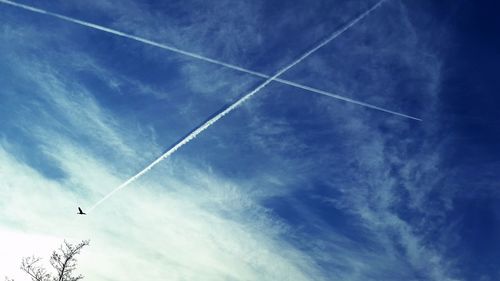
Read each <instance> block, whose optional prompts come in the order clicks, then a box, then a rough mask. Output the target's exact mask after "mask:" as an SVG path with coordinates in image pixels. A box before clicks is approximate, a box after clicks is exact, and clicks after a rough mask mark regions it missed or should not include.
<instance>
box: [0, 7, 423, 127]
mask: <svg viewBox="0 0 500 281" xmlns="http://www.w3.org/2000/svg"><path fill="white" fill-rule="evenodd" d="M0 3H4V4H8V5H11V6H15V7H18V8H21V9H24V10H28V11H31V12H35V13H39V14H44V15H48V16H52V17H55V18H58V19H61V20H64V21H68V22H72V23H75V24H78V25H82V26H85V27H89V28H92V29H96V30H100V31H103V32H107V33H110V34H114V35H117V36H121V37H124V38H128V39H131V40H135V41H138V42H141V43H144V44H146V45H150V46H154V47H158V48H161V49H164V50H168V51H171V52H175V53H177V54H181V55H184V56H188V57H191V58H195V59H199V60H202V61H205V62H208V63H212V64H216V65H219V66H223V67H227V68H230V69H233V70H236V71H240V72H243V73H247V74H250V75H253V76H257V77H260V78H264V79H269V78H271V76H269V75H267V74H264V73H261V72H257V71H253V70H250V69H246V68H243V67H239V66H237V65H233V64H230V63H226V62H223V61H220V60H216V59H211V58H209V57H205V56H202V55H199V54H195V53H192V52H188V51H184V50H181V49H178V48H175V47H172V46H169V45H166V44H162V43H158V42H154V41H151V40H148V39H144V38H142V37H139V36H135V35H131V34H128V33H124V32H121V31H118V30H115V29H111V28H107V27H104V26H101V25H97V24H93V23H90V22H87V21H82V20H78V19H75V18H71V17H67V16H64V15H61V14H57V13H53V12H49V11H46V10H43V9H39V8H35V7H32V6H28V5H24V4H20V3H16V2H13V1H9V0H0ZM380 3H381V2H379V3H377V4H376V5H375V6H373V7H372V8H371V9H369V10H367V11H366V12H364V13H362V14H361V15H359V16H358V17H356V18H355V19H353V20H352V21H350V22H349V23H347V24H346V25H345V26H344V27H342V28H341V29H339V30H338V31H337V32H336V34H337V36H338V35H340V34H342V33H344V32H345V31H347V30H348V29H349V28H351V27H352V26H353V25H355V24H356V23H357V22H358V21H360V20H362V19H363V18H364V17H366V16H367V15H368V14H369V13H370V12H371V11H373V10H374V9H376V8H377V7H378V6H379V5H380ZM274 81H276V82H279V83H282V84H285V85H288V86H292V87H296V88H300V89H302V90H305V91H309V92H313V93H316V94H320V95H324V96H327V97H330V98H334V99H338V100H342V101H345V102H348V103H353V104H357V105H360V106H363V107H366V108H371V109H375V110H378V111H382V112H385V113H389V114H393V115H396V116H399V117H403V118H408V119H412V120H417V121H422V119H420V118H417V117H413V116H410V115H407V114H404V113H400V112H396V111H393V110H389V109H385V108H382V107H379V106H376V105H372V104H368V103H365V102H361V101H357V100H354V99H351V98H347V97H343V96H341V95H338V94H334V93H330V92H328V91H324V90H320V89H316V88H313V87H309V86H304V85H301V84H298V83H295V82H292V81H289V80H285V79H281V78H276V79H274Z"/></svg>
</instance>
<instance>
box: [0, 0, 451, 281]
mask: <svg viewBox="0 0 500 281" xmlns="http://www.w3.org/2000/svg"><path fill="white" fill-rule="evenodd" d="M354 2H356V1H338V5H337V6H336V9H335V11H334V14H333V15H337V16H335V17H333V15H332V21H333V22H335V23H337V21H338V23H340V22H345V21H346V19H349V18H350V16H352V15H358V14H359V13H360V11H364V10H366V8H368V7H369V6H370V5H372V4H374V2H373V3H368V2H366V3H365V2H363V1H357V2H356V3H354ZM207 3H208V2H206V1H195V0H193V1H187V2H186V3H185V4H184V5H185V6H183V5H178V4H172V3H170V4H165V7H163V9H161V11H160V10H158V11H156V12H155V9H153V8H154V7H153V8H152V7H149V6H148V5H146V4H141V3H139V2H134V1H120V3H117V1H111V0H107V1H92V2H82V1H80V2H77V3H74V2H64V3H60V4H58V5H59V6H56V7H50V4H47V3H44V4H43V5H47V6H49V7H43V8H47V9H48V8H57V9H59V10H57V12H61V13H64V12H67V13H69V14H72V13H73V15H74V14H78V13H81V14H83V15H86V14H88V12H89V11H95V14H94V15H95V16H96V18H97V19H98V20H101V22H99V23H101V24H103V25H107V26H111V27H113V28H117V29H120V30H125V31H127V32H132V33H134V34H139V35H141V36H144V37H146V38H151V39H152V40H158V41H160V42H162V40H163V41H164V42H166V43H169V44H173V45H175V46H178V47H179V48H183V49H187V50H191V51H193V52H198V53H201V54H204V55H207V56H210V57H214V58H220V59H221V60H224V61H228V62H231V63H234V64H236V65H243V66H245V67H248V68H251V69H257V70H259V71H262V72H265V73H272V72H274V71H275V70H276V69H280V68H281V67H282V66H283V65H285V64H286V63H289V62H290V61H293V58H296V57H297V55H300V54H301V53H302V52H303V51H304V50H306V49H308V48H309V47H311V46H313V45H314V44H311V42H318V40H320V39H321V38H324V37H325V35H326V34H328V33H330V32H331V30H332V26H335V24H333V23H331V24H330V25H331V26H330V25H329V24H328V23H317V24H311V22H314V12H313V11H316V10H317V9H319V8H321V5H320V4H315V3H313V4H310V7H309V6H308V9H306V8H304V9H302V10H303V14H301V15H300V16H298V15H297V14H296V13H294V10H293V9H290V8H289V7H282V8H283V9H282V10H283V13H282V14H283V16H282V17H281V16H279V17H276V18H272V19H268V18H265V17H266V16H265V13H263V11H264V8H263V6H265V3H262V2H258V1H216V3H213V4H207ZM41 5H42V4H41ZM52 5H54V4H52ZM308 5H309V4H308ZM193 6H196V7H198V9H194V10H193V11H191V12H189V11H187V10H186V7H193ZM167 8H168V9H167ZM174 8H175V9H177V10H176V11H177V12H179V11H180V12H184V13H188V12H189V15H190V16H189V17H187V18H186V19H185V20H181V19H180V18H179V17H174V16H173V15H171V14H168V13H167V12H165V11H169V10H170V9H174ZM315 9H316V10H315ZM14 11H15V10H6V9H1V10H0V13H1V14H0V18H2V17H4V16H5V24H4V25H3V26H0V42H9V45H6V44H0V60H2V61H4V64H5V65H4V66H3V67H5V66H7V67H8V71H9V76H7V75H5V76H4V77H11V78H12V79H14V78H15V81H10V80H9V79H7V78H5V79H3V78H2V77H0V82H2V83H3V85H4V86H3V88H2V90H0V97H1V98H2V100H3V101H5V102H4V103H3V105H2V104H0V118H1V119H2V120H5V122H4V123H3V124H0V129H1V130H2V132H0V210H1V214H0V265H1V266H0V277H3V275H8V276H11V277H15V278H16V280H18V281H22V280H27V279H26V276H24V275H22V274H21V273H20V272H19V270H18V265H19V262H20V258H21V257H22V256H26V255H31V254H35V255H38V256H42V257H45V258H48V257H49V254H50V250H51V249H54V248H55V246H56V245H58V244H59V243H60V242H62V240H63V239H67V240H70V241H78V240H81V239H90V240H91V244H90V246H89V247H88V248H86V249H85V250H84V251H83V254H82V256H81V259H80V265H81V266H80V268H79V270H80V272H81V273H82V274H84V275H85V276H86V280H345V281H366V280H412V281H413V280H415V281H417V280H436V281H437V280H439V281H443V280H459V279H454V277H453V276H454V275H453V273H454V271H453V268H454V266H455V265H454V263H453V260H450V259H447V258H446V257H445V256H444V255H443V254H442V251H441V250H442V249H441V248H440V247H441V246H442V247H445V245H439V244H436V243H431V242H429V240H428V239H427V238H428V236H426V231H427V230H428V229H429V230H431V229H434V227H436V226H435V225H434V224H433V220H431V219H429V218H430V217H433V218H434V217H436V216H439V214H440V213H439V212H445V211H446V210H447V209H446V208H451V206H449V205H447V204H446V202H444V203H443V206H444V208H442V209H441V210H439V208H433V207H431V206H430V204H428V201H427V199H428V198H429V197H430V196H431V194H432V192H434V191H435V190H436V189H437V188H441V187H440V186H439V179H438V178H436V177H435V175H436V174H437V166H438V165H439V161H440V155H439V147H438V143H436V142H433V141H430V139H432V138H431V136H432V135H433V134H434V132H435V131H436V130H439V127H438V126H437V125H434V124H432V122H427V123H425V120H426V118H428V119H431V118H437V117H436V111H437V101H438V96H437V92H438V88H439V83H440V63H439V59H438V58H436V57H435V56H433V55H432V54H429V53H427V51H426V48H424V47H423V44H422V42H421V41H420V40H419V39H418V37H417V36H416V35H415V34H416V32H417V31H416V30H415V27H414V26H413V25H412V24H411V21H410V19H409V16H408V13H409V12H408V11H407V10H406V7H405V5H403V3H402V2H399V1H387V3H386V4H384V5H383V7H382V8H381V9H380V10H379V11H377V13H374V14H373V15H372V16H370V17H369V18H367V20H368V21H367V22H364V23H360V24H359V26H356V27H355V28H353V30H352V31H349V32H346V34H344V35H342V37H339V38H338V41H337V40H336V41H335V42H332V45H328V46H325V48H324V49H321V50H320V51H318V53H316V54H314V55H312V56H311V57H310V58H308V59H306V60H304V62H302V63H301V64H300V65H297V66H296V67H297V68H294V69H292V70H291V71H290V73H289V74H288V75H286V79H290V80H293V81H299V82H301V83H304V84H308V85H309V84H311V85H315V86H316V85H317V86H318V87H319V88H325V89H329V90H330V89H331V90H332V91H341V92H344V93H346V95H347V94H348V95H352V96H353V97H357V98H358V99H359V98H362V99H363V100H367V101H370V102H374V103H376V104H381V105H383V104H390V105H391V108H394V109H395V110H398V111H402V112H408V113H411V114H416V115H418V116H422V117H423V119H424V123H422V125H416V124H415V123H417V122H415V123H412V121H408V120H401V119H398V118H387V115H386V114H383V113H379V112H373V111H367V110H366V109H363V108H361V107H357V106H352V105H348V104H345V103H337V102H336V101H333V100H332V99H329V98H323V97H321V96H311V95H308V94H306V95H304V93H303V92H301V91H300V90H298V89H290V88H284V87H281V86H277V85H270V87H269V88H268V89H267V90H265V91H263V93H262V95H260V96H258V97H255V99H254V100H252V101H251V102H249V103H248V104H246V105H245V106H242V107H241V108H239V109H238V110H235V112H234V114H232V115H231V116H230V117H229V118H226V119H225V120H224V121H223V122H222V121H221V122H219V123H217V125H216V126H213V127H211V128H210V130H207V132H206V134H204V135H203V137H199V138H197V139H196V140H194V141H193V142H190V143H189V144H188V145H186V146H185V147H183V150H182V151H179V153H178V154H176V155H175V157H172V158H170V159H169V160H168V161H165V162H162V163H161V164H159V165H158V166H157V167H156V168H155V169H154V170H152V171H151V173H148V174H147V176H145V177H143V178H141V179H140V180H139V181H137V182H134V183H133V184H132V185H131V186H130V187H129V188H127V189H126V190H123V192H120V193H117V194H116V195H115V196H113V197H112V198H110V199H109V200H107V201H106V202H105V204H102V205H101V206H100V207H99V208H97V209H96V210H95V211H94V212H93V213H92V214H91V215H88V216H85V217H84V216H77V215H76V211H77V210H76V207H77V206H82V207H85V206H90V205H91V204H92V203H94V202H96V200H98V199H100V198H102V196H103V195H104V194H106V193H108V192H109V191H110V190H112V188H113V187H115V186H117V185H119V184H120V183H121V182H123V181H124V180H125V179H127V178H129V177H130V176H131V175H133V174H134V173H136V172H137V171H139V170H140V169H141V168H143V167H144V166H145V165H147V164H148V163H149V162H150V161H151V160H152V159H154V158H156V157H157V156H158V155H161V154H162V153H163V152H164V151H165V150H166V149H167V148H168V145H170V144H173V143H174V142H175V141H176V140H178V139H179V138H180V137H182V136H183V135H185V134H186V133H188V132H189V130H191V129H192V128H194V127H195V126H196V125H198V124H200V123H201V122H202V121H203V120H206V118H207V116H209V115H210V114H213V113H214V112H216V111H217V110H219V109H220V108H221V106H223V105H224V104H227V103H228V102H230V101H233V100H235V98H236V97H239V96H241V95H242V94H244V93H245V92H248V91H249V90H251V89H252V88H254V87H255V85H257V83H258V82H259V81H258V80H257V79H255V78H252V77H246V76H243V75H241V74H237V73H233V72H231V71H226V70H224V69H219V68H215V67H214V66H211V65H207V64H204V63H200V62H192V61H186V60H184V59H182V58H179V57H173V56H172V55H171V54H166V53H165V52H161V51H158V50H152V49H151V48H149V47H148V46H142V45H135V44H134V43H130V42H122V41H120V39H116V38H112V39H110V38H108V37H107V35H102V34H99V33H93V32H94V31H92V32H89V31H88V30H82V29H80V28H79V27H75V26H68V25H67V24H65V23H61V22H55V21H54V22H52V21H49V20H47V19H44V20H41V21H44V22H41V21H39V19H37V18H34V19H32V18H31V17H29V16H27V14H20V15H22V16H20V17H16V15H17V14H14ZM332 13H333V12H332ZM102 15H106V16H102ZM280 15H281V14H280ZM291 17H293V18H294V19H296V22H292V23H290V22H288V21H287V18H288V19H290V18H291ZM388 19H390V20H388ZM31 21H33V22H31ZM264 21H266V22H267V23H269V24H268V25H272V26H273V28H276V30H280V31H281V32H282V33H284V32H288V33H287V34H289V36H290V42H291V41H293V40H295V41H296V44H294V45H293V46H288V45H287V44H288V43H289V42H283V41H280V40H278V39H276V38H275V37H279V36H285V35H286V34H281V33H280V34H278V35H279V36H278V35H277V34H275V33H274V32H269V28H270V27H267V25H266V26H263V24H262V22H264ZM36 24H38V26H37V25H36ZM306 27H308V28H306ZM45 29H47V30H55V31H56V32H54V33H50V32H42V31H40V30H45ZM301 30H303V33H300V34H299V32H298V31H301ZM54 34H57V35H58V36H55V35H54ZM228 38H233V39H234V40H227V39H228ZM292 39H293V40H292ZM285 41H286V40H285ZM295 41H293V42H295ZM31 42H33V43H31ZM89 42H91V44H90V43H89ZM95 42H101V43H102V45H99V44H96V43H95ZM108 44H109V45H108ZM91 45H92V48H95V49H92V48H91V47H90V46H91ZM94 45H95V46H94ZM277 49H279V50H280V52H276V50H277ZM266 52H269V53H266ZM27 54H28V55H27ZM103 54H105V55H103ZM117 54H120V56H119V55H117ZM139 63H140V64H139ZM254 63H255V65H253V64H254ZM137 64H139V66H140V67H137V66H136V65H137ZM394 65H396V66H398V67H399V68H398V69H399V70H400V71H399V72H398V75H397V76H394V68H393V67H394ZM254 66H258V67H254ZM2 71H5V70H2ZM359 77H362V79H363V81H364V83H359V79H361V78H359ZM404 79H406V80H404ZM403 82H405V83H408V84H409V85H410V86H411V87H412V90H411V91H409V92H408V91H404V92H401V91H400V85H401V83H403ZM417 94H418V97H415V96H416V95H417ZM414 100H417V102H415V103H412V101H414ZM413 104H417V106H413V107H412V105H413ZM423 104H424V105H423ZM436 147H437V148H436ZM414 151H419V152H420V153H416V154H415V153H414ZM415 155H420V156H418V157H416V156H415ZM442 189H443V190H444V189H445V188H442ZM304 200H310V202H313V203H311V204H310V205H308V204H306V203H304V202H305V201H304ZM276 202H278V203H276ZM273 204H274V205H273ZM318 206H319V207H318ZM316 207H318V209H321V208H324V209H326V208H328V211H325V212H326V214H325V213H322V211H321V210H320V211H318V209H316ZM320 207H321V208H320ZM282 210H286V211H282ZM400 210H404V211H408V212H413V213H417V214H418V217H419V218H421V220H420V221H418V222H415V221H412V220H410V219H407V218H405V217H404V214H402V213H403V212H400ZM332 218H334V219H332Z"/></svg>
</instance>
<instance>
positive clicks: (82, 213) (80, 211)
mask: <svg viewBox="0 0 500 281" xmlns="http://www.w3.org/2000/svg"><path fill="white" fill-rule="evenodd" d="M77 214H79V215H86V213H84V212H83V211H82V209H81V208H80V207H78V213H77Z"/></svg>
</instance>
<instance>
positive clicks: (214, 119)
mask: <svg viewBox="0 0 500 281" xmlns="http://www.w3.org/2000/svg"><path fill="white" fill-rule="evenodd" d="M383 1H385V0H382V1H380V2H378V3H377V4H375V5H374V6H373V7H372V8H370V9H369V10H367V11H366V12H365V13H364V15H367V14H369V13H370V12H371V11H373V10H374V9H376V8H377V7H379V6H380V5H381V4H382V2H383ZM359 19H361V18H359ZM358 21H359V20H358ZM358 21H354V22H352V23H351V25H350V26H352V25H354V24H356V23H357V22H358ZM350 26H346V27H344V28H342V29H340V30H338V31H336V32H334V33H333V34H332V35H330V36H329V37H328V38H326V39H325V40H323V41H322V42H321V43H319V44H318V45H316V46H315V47H314V48H312V49H311V50H309V51H307V52H306V53H304V54H303V55H302V56H300V57H299V58H298V59H296V60H295V61H293V62H292V63H290V64H289V65H287V66H286V67H284V68H282V69H281V70H280V71H278V72H277V73H276V74H274V75H273V76H272V77H270V78H269V79H267V80H266V81H265V82H264V83H262V84H260V85H259V86H258V87H257V88H255V89H254V90H253V91H251V92H250V93H248V94H246V95H244V96H243V97H241V98H240V99H238V100H237V101H236V102H234V103H233V104H231V105H229V106H228V107H226V108H225V109H224V110H223V111H221V112H220V113H219V114H217V115H215V116H214V117H212V118H210V119H209V120H207V121H206V122H204V123H203V124H202V125H200V126H199V127H198V128H196V129H195V130H194V131H192V132H191V133H189V134H188V135H187V136H186V137H185V138H183V139H182V140H180V141H179V142H178V143H177V144H175V145H174V146H173V147H172V148H171V149H169V150H168V151H167V152H165V153H164V154H163V155H161V156H160V157H158V158H157V159H156V160H154V161H153V162H152V163H151V164H149V165H148V166H147V167H146V168H144V169H143V170H142V171H140V172H139V173H137V174H136V175H134V176H132V177H131V178H129V179H128V180H126V181H125V182H124V183H122V184H121V185H119V186H118V187H116V188H115V189H113V190H112V191H111V192H110V193H108V194H107V195H105V196H104V197H103V198H101V199H100V200H99V201H97V202H96V203H95V204H94V205H93V206H91V207H90V208H89V209H88V212H91V211H93V210H94V209H95V208H96V207H97V206H99V205H100V204H101V203H102V202H104V201H105V200H106V199H108V198H110V197H111V196H112V195H113V194H115V193H116V192H118V191H119V190H121V189H123V188H125V187H126V186H128V185H129V184H131V183H132V182H134V181H135V180H137V179H138V178H140V177H141V176H143V175H144V174H146V173H147V172H148V171H149V170H151V169H152V168H153V167H154V166H156V165H157V164H158V163H160V162H161V161H163V160H165V159H167V158H168V157H170V155H172V154H174V153H175V152H176V151H177V150H178V149H179V148H181V147H183V146H184V145H185V144H187V143H188V142H190V141H191V140H193V139H195V138H196V137H197V136H198V135H199V134H201V133H202V132H203V131H205V130H206V129H208V128H209V127H210V126H212V125H213V124H215V122H217V121H219V120H220V119H221V118H222V117H224V116H226V115H227V114H229V113H230V112H231V111H233V110H234V109H236V108H237V107H238V106H240V105H241V104H243V103H244V102H245V101H247V100H249V99H250V98H251V97H253V96H254V95H255V94H257V93H258V92H259V91H260V90H262V89H263V88H264V87H266V86H267V85H268V84H269V83H271V82H272V81H273V80H274V79H276V78H278V77H279V76H280V75H282V74H283V73H285V72H286V71H288V70H289V69H291V68H292V67H294V66H295V65H297V64H299V63H300V62H302V61H303V60H304V59H306V58H307V57H308V56H310V55H311V54H313V53H314V52H316V51H317V50H318V49H320V48H321V47H323V46H325V45H326V44H328V43H329V42H331V41H332V40H333V39H335V38H337V37H338V36H339V35H340V34H342V33H343V32H344V31H345V30H347V29H348V28H349V27H350Z"/></svg>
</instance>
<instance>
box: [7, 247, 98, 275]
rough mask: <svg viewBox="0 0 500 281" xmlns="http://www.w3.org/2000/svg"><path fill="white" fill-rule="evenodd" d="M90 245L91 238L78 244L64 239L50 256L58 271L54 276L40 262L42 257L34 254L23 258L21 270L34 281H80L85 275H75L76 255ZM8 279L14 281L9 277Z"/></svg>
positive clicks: (53, 265) (51, 262)
mask: <svg viewBox="0 0 500 281" xmlns="http://www.w3.org/2000/svg"><path fill="white" fill-rule="evenodd" d="M88 245H89V240H83V241H82V242H80V243H78V244H76V245H73V244H71V243H68V242H66V241H64V244H63V245H61V247H59V249H58V250H56V251H54V252H52V255H51V256H50V264H51V265H52V267H53V268H54V269H55V273H56V275H54V276H53V275H51V274H50V273H48V271H47V269H45V268H44V267H43V266H41V265H40V264H39V262H40V260H41V258H38V257H34V256H32V257H26V258H23V260H22V262H21V270H23V271H24V272H26V273H27V274H28V275H29V276H30V277H31V280H32V281H78V280H80V279H83V276H82V275H77V276H73V274H74V271H75V269H76V256H77V255H78V254H80V251H81V249H82V248H83V247H85V246H88ZM6 280H8V281H14V280H13V279H7V278H6Z"/></svg>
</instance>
